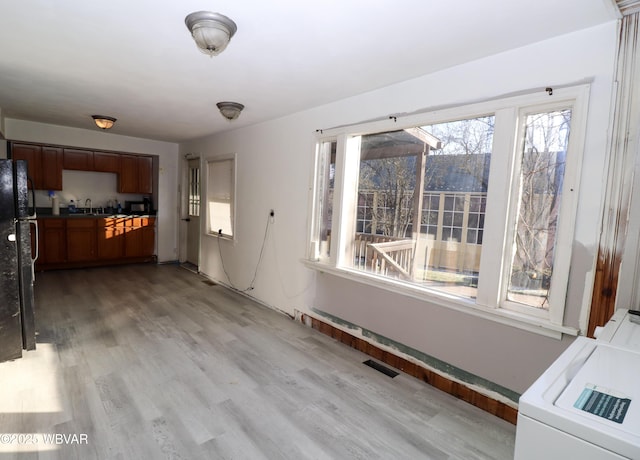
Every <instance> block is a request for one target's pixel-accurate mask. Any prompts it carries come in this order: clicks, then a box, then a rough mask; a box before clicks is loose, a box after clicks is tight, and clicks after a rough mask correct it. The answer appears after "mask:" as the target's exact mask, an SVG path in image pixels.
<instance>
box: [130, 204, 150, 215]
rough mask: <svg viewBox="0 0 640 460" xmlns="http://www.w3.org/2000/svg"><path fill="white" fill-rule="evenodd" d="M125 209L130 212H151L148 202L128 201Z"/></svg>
mask: <svg viewBox="0 0 640 460" xmlns="http://www.w3.org/2000/svg"><path fill="white" fill-rule="evenodd" d="M125 208H126V209H127V210H129V211H130V212H134V213H135V212H149V211H150V209H149V202H148V201H126V202H125Z"/></svg>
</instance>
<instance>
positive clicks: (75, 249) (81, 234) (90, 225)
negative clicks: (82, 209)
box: [67, 217, 96, 262]
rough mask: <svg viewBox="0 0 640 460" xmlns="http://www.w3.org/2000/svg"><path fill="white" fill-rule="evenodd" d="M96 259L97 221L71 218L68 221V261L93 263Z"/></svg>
mask: <svg viewBox="0 0 640 460" xmlns="http://www.w3.org/2000/svg"><path fill="white" fill-rule="evenodd" d="M95 258H96V219H91V218H82V217H78V218H71V219H70V220H68V221H67V260H68V261H69V262H86V261H93V260H95Z"/></svg>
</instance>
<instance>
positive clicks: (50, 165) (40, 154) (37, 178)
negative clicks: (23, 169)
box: [11, 144, 63, 190]
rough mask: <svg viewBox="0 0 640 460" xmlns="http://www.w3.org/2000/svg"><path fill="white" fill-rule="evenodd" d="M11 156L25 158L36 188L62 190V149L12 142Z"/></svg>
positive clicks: (19, 158)
mask: <svg viewBox="0 0 640 460" xmlns="http://www.w3.org/2000/svg"><path fill="white" fill-rule="evenodd" d="M11 158H13V159H14V160H26V161H27V165H28V166H27V172H28V174H29V177H30V178H31V180H32V181H33V188H35V189H36V190H62V161H63V157H62V149H61V148H59V147H48V146H41V145H32V144H12V145H11Z"/></svg>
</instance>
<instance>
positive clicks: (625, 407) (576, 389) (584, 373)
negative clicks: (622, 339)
mask: <svg viewBox="0 0 640 460" xmlns="http://www.w3.org/2000/svg"><path fill="white" fill-rule="evenodd" d="M555 406H557V407H560V408H562V409H565V410H568V411H570V412H572V413H574V414H576V415H578V416H580V417H585V418H586V419H590V420H592V421H595V422H597V423H601V424H603V425H604V426H609V427H611V428H612V429H617V430H620V431H624V432H626V433H629V434H632V435H638V434H640V353H637V352H634V351H627V350H622V349H619V348H616V347H611V346H605V345H599V346H598V347H596V349H595V350H594V351H593V353H592V354H591V356H590V357H589V359H588V360H586V362H585V363H584V364H583V365H582V367H581V368H580V369H579V370H578V372H577V373H576V374H575V376H574V377H573V378H572V379H571V381H570V382H569V383H568V385H567V386H566V388H565V389H564V391H563V392H562V393H561V394H560V396H559V397H558V399H557V400H556V402H555Z"/></svg>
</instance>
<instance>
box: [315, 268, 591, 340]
mask: <svg viewBox="0 0 640 460" xmlns="http://www.w3.org/2000/svg"><path fill="white" fill-rule="evenodd" d="M302 263H303V264H304V265H305V266H306V267H307V268H310V269H312V270H316V271H318V272H320V273H328V274H330V275H334V276H338V277H340V278H345V279H348V280H351V281H355V282H358V283H362V284H367V285H369V286H373V287H376V288H379V289H384V290H387V291H390V292H394V293H397V294H400V295H404V296H407V297H411V298H414V299H417V300H422V301H427V302H429V303H432V304H434V305H438V306H441V307H444V308H450V309H452V310H456V311H460V312H463V313H466V314H469V315H473V316H477V317H480V318H484V319H488V320H490V321H495V322H497V323H500V324H505V325H507V326H511V327H515V328H518V329H523V330H525V331H529V332H533V333H535V334H540V335H543V336H545V337H550V338H553V339H557V340H560V339H561V338H562V334H567V335H571V336H577V335H579V334H580V331H579V330H578V329H576V328H573V327H568V326H559V325H556V324H551V323H549V322H548V321H546V320H544V319H539V318H534V317H531V316H528V315H525V314H522V313H517V312H513V311H509V310H504V309H500V308H497V309H496V308H489V307H483V306H481V305H477V304H475V303H474V302H473V301H471V300H467V299H463V298H460V297H456V296H453V295H449V294H446V293H441V292H435V291H432V290H429V289H426V288H421V287H417V286H412V285H410V284H407V283H403V282H402V281H397V280H393V279H389V278H385V277H381V276H377V275H374V274H371V273H364V272H361V271H359V270H353V269H348V268H337V267H333V266H330V265H327V264H324V263H322V262H316V261H311V260H302Z"/></svg>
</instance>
